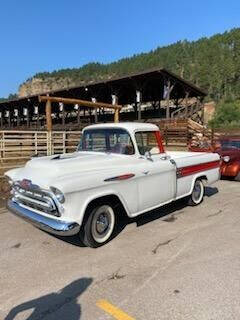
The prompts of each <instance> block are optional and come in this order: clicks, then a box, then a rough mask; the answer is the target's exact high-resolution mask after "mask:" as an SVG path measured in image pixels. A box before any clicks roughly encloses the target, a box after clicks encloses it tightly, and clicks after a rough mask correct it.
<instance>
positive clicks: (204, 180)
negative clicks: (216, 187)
mask: <svg viewBox="0 0 240 320" xmlns="http://www.w3.org/2000/svg"><path fill="white" fill-rule="evenodd" d="M196 180H203V183H206V182H207V181H208V179H207V176H206V175H203V176H200V177H197V179H196Z"/></svg>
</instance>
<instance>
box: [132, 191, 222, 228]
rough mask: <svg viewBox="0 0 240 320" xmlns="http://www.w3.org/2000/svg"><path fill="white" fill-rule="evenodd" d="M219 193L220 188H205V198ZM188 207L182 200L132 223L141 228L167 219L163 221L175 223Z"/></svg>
mask: <svg viewBox="0 0 240 320" xmlns="http://www.w3.org/2000/svg"><path fill="white" fill-rule="evenodd" d="M216 193H218V188H216V187H205V197H211V196H213V195H215V194H216ZM187 206H188V204H187V200H186V199H180V200H177V201H175V202H171V203H170V204H166V205H164V206H162V207H160V208H157V209H154V210H152V211H149V212H147V213H146V214H143V215H140V216H139V217H136V218H135V219H131V220H130V221H131V222H135V223H136V224H137V227H140V226H142V225H144V224H146V223H149V222H152V221H154V220H157V219H161V218H164V217H166V218H165V219H164V220H163V221H166V222H174V221H175V220H176V219H177V218H176V216H177V215H180V214H181V213H183V212H184V210H183V209H184V208H186V207H187Z"/></svg>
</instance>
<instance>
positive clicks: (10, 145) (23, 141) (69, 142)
mask: <svg viewBox="0 0 240 320" xmlns="http://www.w3.org/2000/svg"><path fill="white" fill-rule="evenodd" d="M80 135H81V132H80V131H52V132H47V131H0V164H1V167H2V168H10V167H16V165H17V164H18V165H21V163H22V162H26V161H27V160H28V159H30V158H31V157H33V156H45V155H52V154H56V153H67V152H72V151H74V150H76V147H77V145H78V143H79V139H80Z"/></svg>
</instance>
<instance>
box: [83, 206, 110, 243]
mask: <svg viewBox="0 0 240 320" xmlns="http://www.w3.org/2000/svg"><path fill="white" fill-rule="evenodd" d="M115 221H116V217H115V213H114V210H113V208H112V207H111V205H109V204H102V205H99V206H97V207H95V208H93V209H91V211H90V213H89V215H88V218H87V221H86V222H85V224H84V226H83V227H82V230H80V238H81V240H82V242H83V243H84V244H85V245H86V246H88V247H92V248H97V247H100V246H102V245H103V244H105V243H106V242H108V241H109V239H110V238H111V235H112V233H113V230H114V227H115Z"/></svg>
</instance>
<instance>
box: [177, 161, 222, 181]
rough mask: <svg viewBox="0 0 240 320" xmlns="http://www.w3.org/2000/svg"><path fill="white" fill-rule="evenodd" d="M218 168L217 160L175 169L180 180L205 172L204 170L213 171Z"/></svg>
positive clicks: (218, 162)
mask: <svg viewBox="0 0 240 320" xmlns="http://www.w3.org/2000/svg"><path fill="white" fill-rule="evenodd" d="M219 167H220V161H219V160H217V161H211V162H206V163H201V164H196V165H193V166H188V167H182V168H178V169H177V176H178V178H182V177H186V176H190V175H192V174H194V173H198V172H201V171H205V170H211V169H215V168H219Z"/></svg>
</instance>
